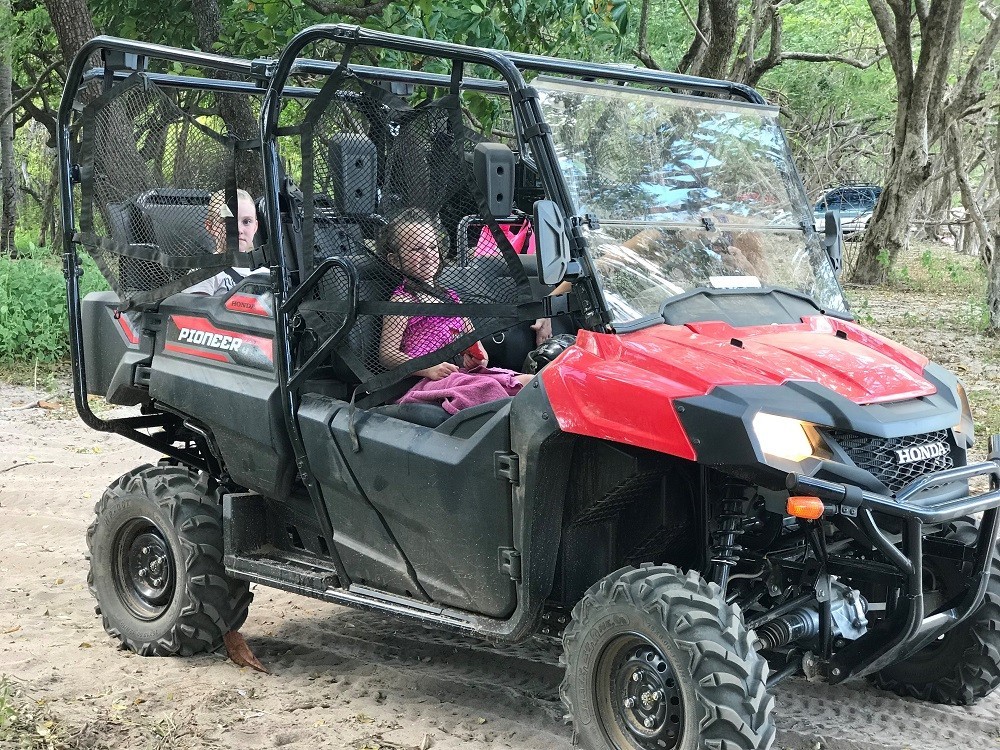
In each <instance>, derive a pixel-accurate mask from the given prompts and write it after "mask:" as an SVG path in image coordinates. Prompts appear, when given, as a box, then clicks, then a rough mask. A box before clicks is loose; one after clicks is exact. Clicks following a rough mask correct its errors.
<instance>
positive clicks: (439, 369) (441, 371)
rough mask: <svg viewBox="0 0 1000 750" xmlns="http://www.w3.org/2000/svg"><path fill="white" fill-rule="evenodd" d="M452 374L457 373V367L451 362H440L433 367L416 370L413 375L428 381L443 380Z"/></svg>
mask: <svg viewBox="0 0 1000 750" xmlns="http://www.w3.org/2000/svg"><path fill="white" fill-rule="evenodd" d="M453 372H458V365H454V364H452V363H451V362H442V363H441V364H439V365H434V366H433V367H425V368H424V369H423V370H418V371H417V372H415V373H413V374H414V375H420V376H422V377H425V378H427V379H428V380H444V379H445V378H446V377H448V376H449V375H451V374H452V373H453Z"/></svg>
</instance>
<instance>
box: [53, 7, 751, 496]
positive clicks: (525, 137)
mask: <svg viewBox="0 0 1000 750" xmlns="http://www.w3.org/2000/svg"><path fill="white" fill-rule="evenodd" d="M318 43H333V44H337V45H340V46H341V49H342V50H346V51H347V53H346V54H345V55H344V56H343V58H342V59H341V60H340V61H339V62H334V61H331V60H328V59H309V58H302V57H300V54H301V53H302V51H303V50H304V49H305V48H307V47H309V46H310V45H316V44H318ZM357 48H366V49H369V50H375V51H377V52H380V53H387V52H388V53H401V54H409V55H416V56H427V57H433V58H436V59H437V60H439V61H442V62H443V63H444V64H446V65H447V66H448V67H450V74H444V73H428V72H423V71H420V70H406V69H397V68H392V67H382V66H373V65H363V64H361V65H359V64H354V63H352V62H349V58H350V56H351V52H352V51H353V50H355V49H357ZM95 56H99V57H100V58H101V62H102V65H101V66H99V67H90V65H91V62H92V61H93V59H94V58H95ZM154 61H158V62H159V63H160V64H170V66H171V67H172V68H174V69H176V68H178V67H180V68H182V69H183V71H184V72H183V73H175V72H158V71H155V70H150V69H149V68H150V67H151V65H150V63H151V62H154ZM345 65H346V66H348V67H349V68H350V71H351V73H352V74H353V75H356V76H357V77H359V78H360V79H363V80H366V81H377V82H384V83H388V84H403V85H420V86H426V87H432V88H439V89H461V90H463V91H465V90H468V91H475V92H483V93H489V94H493V95H502V96H509V97H510V100H511V105H512V108H513V111H514V113H515V116H514V126H515V129H516V133H517V137H518V142H519V143H520V144H521V146H522V149H524V153H523V158H524V160H525V161H526V162H528V163H529V164H530V166H531V168H533V169H534V170H536V172H537V178H538V181H539V182H540V184H541V187H542V191H543V192H544V194H545V196H546V197H548V198H550V199H551V200H553V201H555V203H556V204H557V205H558V206H559V207H560V209H561V210H562V211H563V212H564V213H565V214H566V215H568V216H572V214H573V211H574V207H573V203H572V198H571V196H570V192H569V190H568V188H567V185H566V182H565V179H564V178H563V176H562V174H561V172H560V170H559V164H558V157H557V155H556V153H555V150H554V147H553V142H552V138H551V136H550V134H549V132H548V129H547V127H546V125H545V123H544V118H543V115H542V112H541V110H540V108H539V105H538V101H537V97H536V96H535V94H534V92H533V90H532V88H531V87H530V85H529V84H528V83H527V82H526V80H525V74H529V75H534V74H538V73H547V74H554V75H558V76H566V77H571V78H578V79H586V80H604V81H608V82H612V83H616V84H620V85H641V86H652V87H657V88H662V89H669V90H675V91H686V92H689V93H693V94H699V95H713V96H724V97H731V98H736V99H741V100H745V101H747V102H751V103H757V104H761V103H765V102H764V99H763V98H762V97H761V96H760V94H758V93H757V92H756V91H755V90H753V89H752V88H750V87H748V86H744V85H742V84H737V83H732V82H727V81H718V80H712V79H705V78H697V77H692V76H685V75H678V74H672V73H665V72H662V71H651V70H642V69H633V68H624V67H619V66H615V65H610V64H599V63H589V62H580V61H575V60H564V59H559V58H553V57H545V56H541V55H530V54H524V53H513V52H503V51H499V50H487V49H479V48H473V47H467V46H463V45H457V44H449V43H445V42H437V41H432V40H422V39H415V38H411V37H405V36H400V35H396V34H390V33H385V32H378V31H371V30H368V29H363V28H361V27H358V26H353V25H345V24H324V25H318V26H314V27H311V28H308V29H306V30H304V31H302V32H301V33H299V34H298V35H296V36H295V37H294V38H293V39H292V40H291V41H290V42H289V43H288V44H287V45H286V46H285V48H284V49H283V50H282V51H281V53H280V54H279V55H278V57H277V58H274V59H271V58H263V59H257V60H244V59H238V58H233V57H227V56H224V55H218V54H212V53H205V52H198V51H192V50H183V49H178V48H172V47H168V46H164V45H158V44H151V43H145V42H138V41H132V40H127V39H121V38H115V37H108V36H100V37H97V38H95V39H93V40H91V41H90V42H88V43H87V44H86V45H85V46H84V47H83V48H82V49H81V51H80V53H79V54H78V55H77V57H76V58H75V59H74V61H73V63H72V65H71V67H70V70H69V73H68V76H67V84H66V87H65V90H64V95H63V98H62V102H61V105H60V108H59V112H58V121H57V122H58V131H57V132H58V142H57V146H58V154H59V164H60V175H61V179H60V194H61V198H62V201H61V211H62V217H61V218H62V224H63V254H64V272H65V275H66V278H67V293H68V300H69V322H70V326H69V328H70V350H71V356H72V357H73V359H74V361H75V362H77V363H78V366H77V367H75V368H74V394H75V400H76V406H77V410H78V411H79V413H80V414H81V417H82V418H83V419H84V421H85V422H86V423H87V424H88V426H90V427H91V428H93V429H97V430H101V431H107V432H116V433H119V434H122V435H124V436H126V437H129V438H130V439H133V440H135V441H137V442H139V443H142V444H144V445H147V446H148V447H151V448H155V449H156V450H159V451H163V452H164V453H166V454H167V455H170V456H172V457H174V458H177V459H180V460H182V461H184V462H186V463H189V464H191V465H194V466H198V467H199V468H206V467H207V461H206V453H207V452H210V450H209V446H208V445H207V444H206V445H194V446H192V445H187V446H184V447H179V446H178V445H176V444H175V442H176V441H174V440H171V439H170V437H169V436H170V432H169V431H167V432H154V433H152V434H147V432H145V430H148V429H150V428H152V429H154V430H155V429H161V430H162V429H163V428H165V427H167V426H168V425H169V424H170V423H171V422H174V421H176V419H177V417H175V416H174V415H170V414H164V413H149V414H144V415H142V416H136V417H124V418H115V419H102V418H100V417H98V416H97V415H96V414H95V413H94V412H93V410H92V409H91V408H90V405H89V404H88V402H87V398H86V394H87V383H86V367H85V362H84V351H83V334H82V324H81V317H80V313H79V310H80V291H79V281H78V279H79V275H80V274H81V272H82V271H81V268H80V265H81V264H80V259H79V257H78V254H77V245H78V235H77V232H78V226H77V223H78V222H77V211H76V208H75V205H76V195H75V194H74V192H75V191H74V185H75V184H77V183H78V182H79V181H80V179H81V174H80V168H79V165H78V164H77V163H76V162H75V160H74V157H75V153H74V152H75V148H76V144H75V138H76V131H77V128H78V127H79V112H78V110H79V108H80V104H81V101H80V100H81V97H82V95H83V94H84V92H85V89H86V87H88V86H90V87H96V86H97V85H98V84H99V85H100V90H101V91H102V92H107V90H108V89H109V88H110V87H111V86H112V85H114V84H115V83H119V82H122V81H125V80H126V79H128V78H129V77H130V76H133V75H134V74H136V72H140V73H141V74H142V76H143V78H144V79H146V80H148V81H150V82H152V83H154V84H156V85H157V86H161V87H164V88H168V89H176V90H187V89H190V90H196V91H209V92H216V93H219V94H234V95H238V96H241V97H246V98H248V99H253V100H260V101H261V110H260V111H261V114H260V123H261V131H260V143H259V144H251V145H250V148H252V149H260V151H261V155H262V160H263V167H264V176H265V180H264V186H265V190H264V207H265V211H264V214H265V216H264V222H265V224H266V228H267V235H268V238H269V239H268V242H267V246H266V248H265V251H264V255H265V258H264V261H265V265H266V266H267V267H268V268H269V269H270V271H271V279H272V288H273V292H274V297H275V306H274V309H275V334H276V339H275V340H276V344H277V347H276V348H277V352H278V354H279V356H276V357H275V369H276V376H277V379H278V382H279V384H280V386H281V393H282V399H283V403H284V404H285V408H284V411H285V415H286V419H287V423H288V428H289V433H290V435H292V438H293V445H294V447H295V452H296V455H297V457H298V459H299V462H300V466H301V468H302V476H303V477H304V478H305V480H306V483H307V485H308V484H309V480H308V476H309V473H308V469H307V467H306V466H304V465H303V464H304V462H305V459H304V453H303V451H302V446H301V441H300V439H299V437H298V429H297V427H296V420H295V413H296V409H297V393H296V391H297V389H296V387H295V385H296V382H295V381H294V380H293V377H294V374H293V370H294V365H293V359H294V356H295V352H294V351H293V349H294V347H293V345H292V342H291V341H290V337H289V332H290V330H291V321H290V311H291V309H292V307H293V306H294V304H295V303H296V302H298V301H299V300H300V299H301V297H302V293H303V288H304V287H305V286H306V281H305V280H304V279H302V280H297V279H295V278H294V277H293V275H292V274H291V273H290V270H289V268H288V265H287V263H286V261H285V256H284V254H283V253H282V252H279V251H277V250H276V249H277V248H280V247H282V244H283V243H285V242H287V240H286V234H287V229H286V228H285V227H284V226H283V225H282V220H281V216H282V203H281V201H282V195H281V194H280V191H281V185H282V176H283V172H282V167H281V161H280V155H279V154H278V152H277V149H276V147H275V139H274V136H275V133H276V132H277V131H278V130H279V129H280V127H281V125H280V123H279V115H280V107H281V102H282V101H283V100H287V99H289V98H295V99H301V100H306V101H308V100H311V99H315V98H316V97H317V96H318V95H319V93H320V92H319V90H318V89H316V88H313V87H309V86H305V85H295V84H294V83H292V81H291V79H292V78H293V77H294V76H306V77H308V76H314V77H316V76H327V75H330V74H331V73H332V72H333V71H335V70H337V68H338V66H345ZM468 66H479V67H478V68H477V70H478V71H480V72H487V71H488V73H489V74H490V75H492V76H493V78H487V77H482V76H481V75H480V76H476V75H468V74H467V72H468V70H467V69H468ZM196 73H200V75H198V74H196ZM584 221H586V219H585V218H584V217H579V218H574V220H573V221H572V222H571V226H570V229H569V233H570V235H571V236H570V242H571V247H572V253H573V257H574V259H575V260H576V261H577V265H576V266H574V267H573V268H572V269H571V270H574V271H575V272H576V275H578V277H579V279H578V281H579V282H580V283H578V284H577V285H576V289H575V292H576V294H577V296H578V297H579V298H580V299H581V300H582V301H581V302H580V303H579V308H578V309H580V310H581V311H582V313H583V314H584V317H585V322H586V323H587V327H591V328H594V329H597V330H600V329H601V328H603V327H604V326H605V325H606V323H607V321H608V320H609V316H608V313H607V309H606V307H605V303H604V300H603V298H602V295H601V293H600V290H599V288H598V286H597V284H596V283H594V282H593V274H592V271H591V269H590V268H589V258H588V257H587V254H586V252H585V241H584V239H583V233H582V231H581V229H580V225H581V224H582V223H583V222H584ZM330 265H332V266H337V265H338V262H337V261H331V263H330ZM339 265H342V264H339ZM343 270H344V272H345V273H347V274H348V275H349V269H343ZM588 280H589V281H588ZM298 281H301V283H297V282H298ZM297 290H298V294H297ZM152 309H155V305H153V306H152ZM550 309H551V305H550V303H546V305H545V310H546V311H547V310H550ZM290 386H291V387H290ZM153 411H155V410H153Z"/></svg>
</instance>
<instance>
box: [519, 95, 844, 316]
mask: <svg viewBox="0 0 1000 750" xmlns="http://www.w3.org/2000/svg"><path fill="white" fill-rule="evenodd" d="M534 85H535V88H536V89H537V91H538V93H539V96H540V99H541V103H542V107H543V109H544V111H545V117H546V121H547V122H548V123H549V125H550V126H551V128H552V137H553V140H554V142H555V146H556V151H557V154H558V156H559V161H560V166H561V168H562V172H563V175H564V176H565V179H566V182H567V184H568V185H569V188H570V192H571V194H572V197H573V199H574V201H575V203H576V207H575V208H576V211H577V213H578V214H581V215H582V214H592V215H593V216H595V217H596V218H597V219H598V221H599V223H600V226H601V229H600V230H598V231H591V232H590V233H589V236H588V240H589V243H590V245H589V247H590V253H591V256H592V258H593V259H594V261H595V263H594V267H595V269H596V271H597V273H598V274H599V276H600V281H601V284H602V286H603V287H604V292H605V296H606V298H607V301H608V304H609V307H610V308H611V311H612V313H613V316H614V321H615V322H627V321H634V320H637V319H639V318H642V317H648V316H650V315H655V314H656V313H657V312H658V310H659V308H660V305H662V303H663V302H665V301H666V300H667V299H668V298H669V297H671V296H674V295H677V294H682V293H684V292H688V291H691V290H693V289H697V288H704V287H709V288H727V289H733V288H747V289H753V288H761V287H774V286H780V287H786V288H790V289H793V290H795V291H798V292H801V293H804V294H807V295H809V296H810V297H812V298H813V299H815V300H816V301H817V302H818V303H819V304H820V306H821V307H823V308H825V309H830V310H836V311H846V310H847V305H846V302H845V301H844V298H843V293H842V291H841V289H840V286H839V285H838V283H837V280H836V277H835V275H834V273H833V268H832V267H831V265H830V262H829V259H828V258H827V257H826V253H825V252H824V251H823V249H822V247H821V246H820V242H819V238H818V236H817V235H815V234H814V233H813V232H812V231H807V230H806V227H808V228H809V229H810V230H811V227H812V221H813V218H812V206H811V205H810V203H809V202H808V201H807V199H806V196H805V194H804V193H803V191H802V188H801V185H800V183H799V181H798V177H797V175H796V173H795V171H794V168H793V166H792V163H791V158H790V156H789V152H788V147H787V145H786V143H785V139H784V135H783V134H782V132H781V129H780V128H779V126H778V122H777V117H778V112H777V109H776V108H773V107H765V106H758V105H750V104H743V103H738V102H731V101H724V100H718V99H706V98H703V97H690V96H680V95H676V94H669V93H663V92H656V91H648V90H641V89H635V88H628V87H624V86H614V85H602V84H592V83H578V82H571V81H563V80H556V79H552V78H547V77H544V76H543V77H540V78H538V79H536V80H535V82H534Z"/></svg>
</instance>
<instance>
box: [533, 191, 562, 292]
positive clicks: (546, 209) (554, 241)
mask: <svg viewBox="0 0 1000 750" xmlns="http://www.w3.org/2000/svg"><path fill="white" fill-rule="evenodd" d="M534 219H535V222H534V224H535V258H536V260H537V262H538V278H539V280H540V281H541V282H542V283H543V284H545V285H546V286H554V285H555V284H558V283H559V282H560V281H562V280H563V278H564V277H565V276H566V271H567V269H568V268H569V237H567V236H566V217H565V216H563V212H562V209H560V208H559V206H558V205H556V204H555V203H554V202H553V201H535V208H534Z"/></svg>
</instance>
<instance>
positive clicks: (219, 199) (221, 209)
mask: <svg viewBox="0 0 1000 750" xmlns="http://www.w3.org/2000/svg"><path fill="white" fill-rule="evenodd" d="M243 200H245V201H249V202H250V205H251V206H252V205H253V196H252V195H250V193H248V192H247V191H246V190H243V189H237V191H236V202H237V203H239V202H240V201H243ZM232 215H233V213H232V211H231V210H230V209H229V206H227V205H226V191H225V190H216V191H215V192H214V193H212V195H211V196H210V197H209V199H208V210H207V211H206V212H205V217H206V219H205V220H206V221H212V220H215V219H225V218H226V217H229V216H232Z"/></svg>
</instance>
